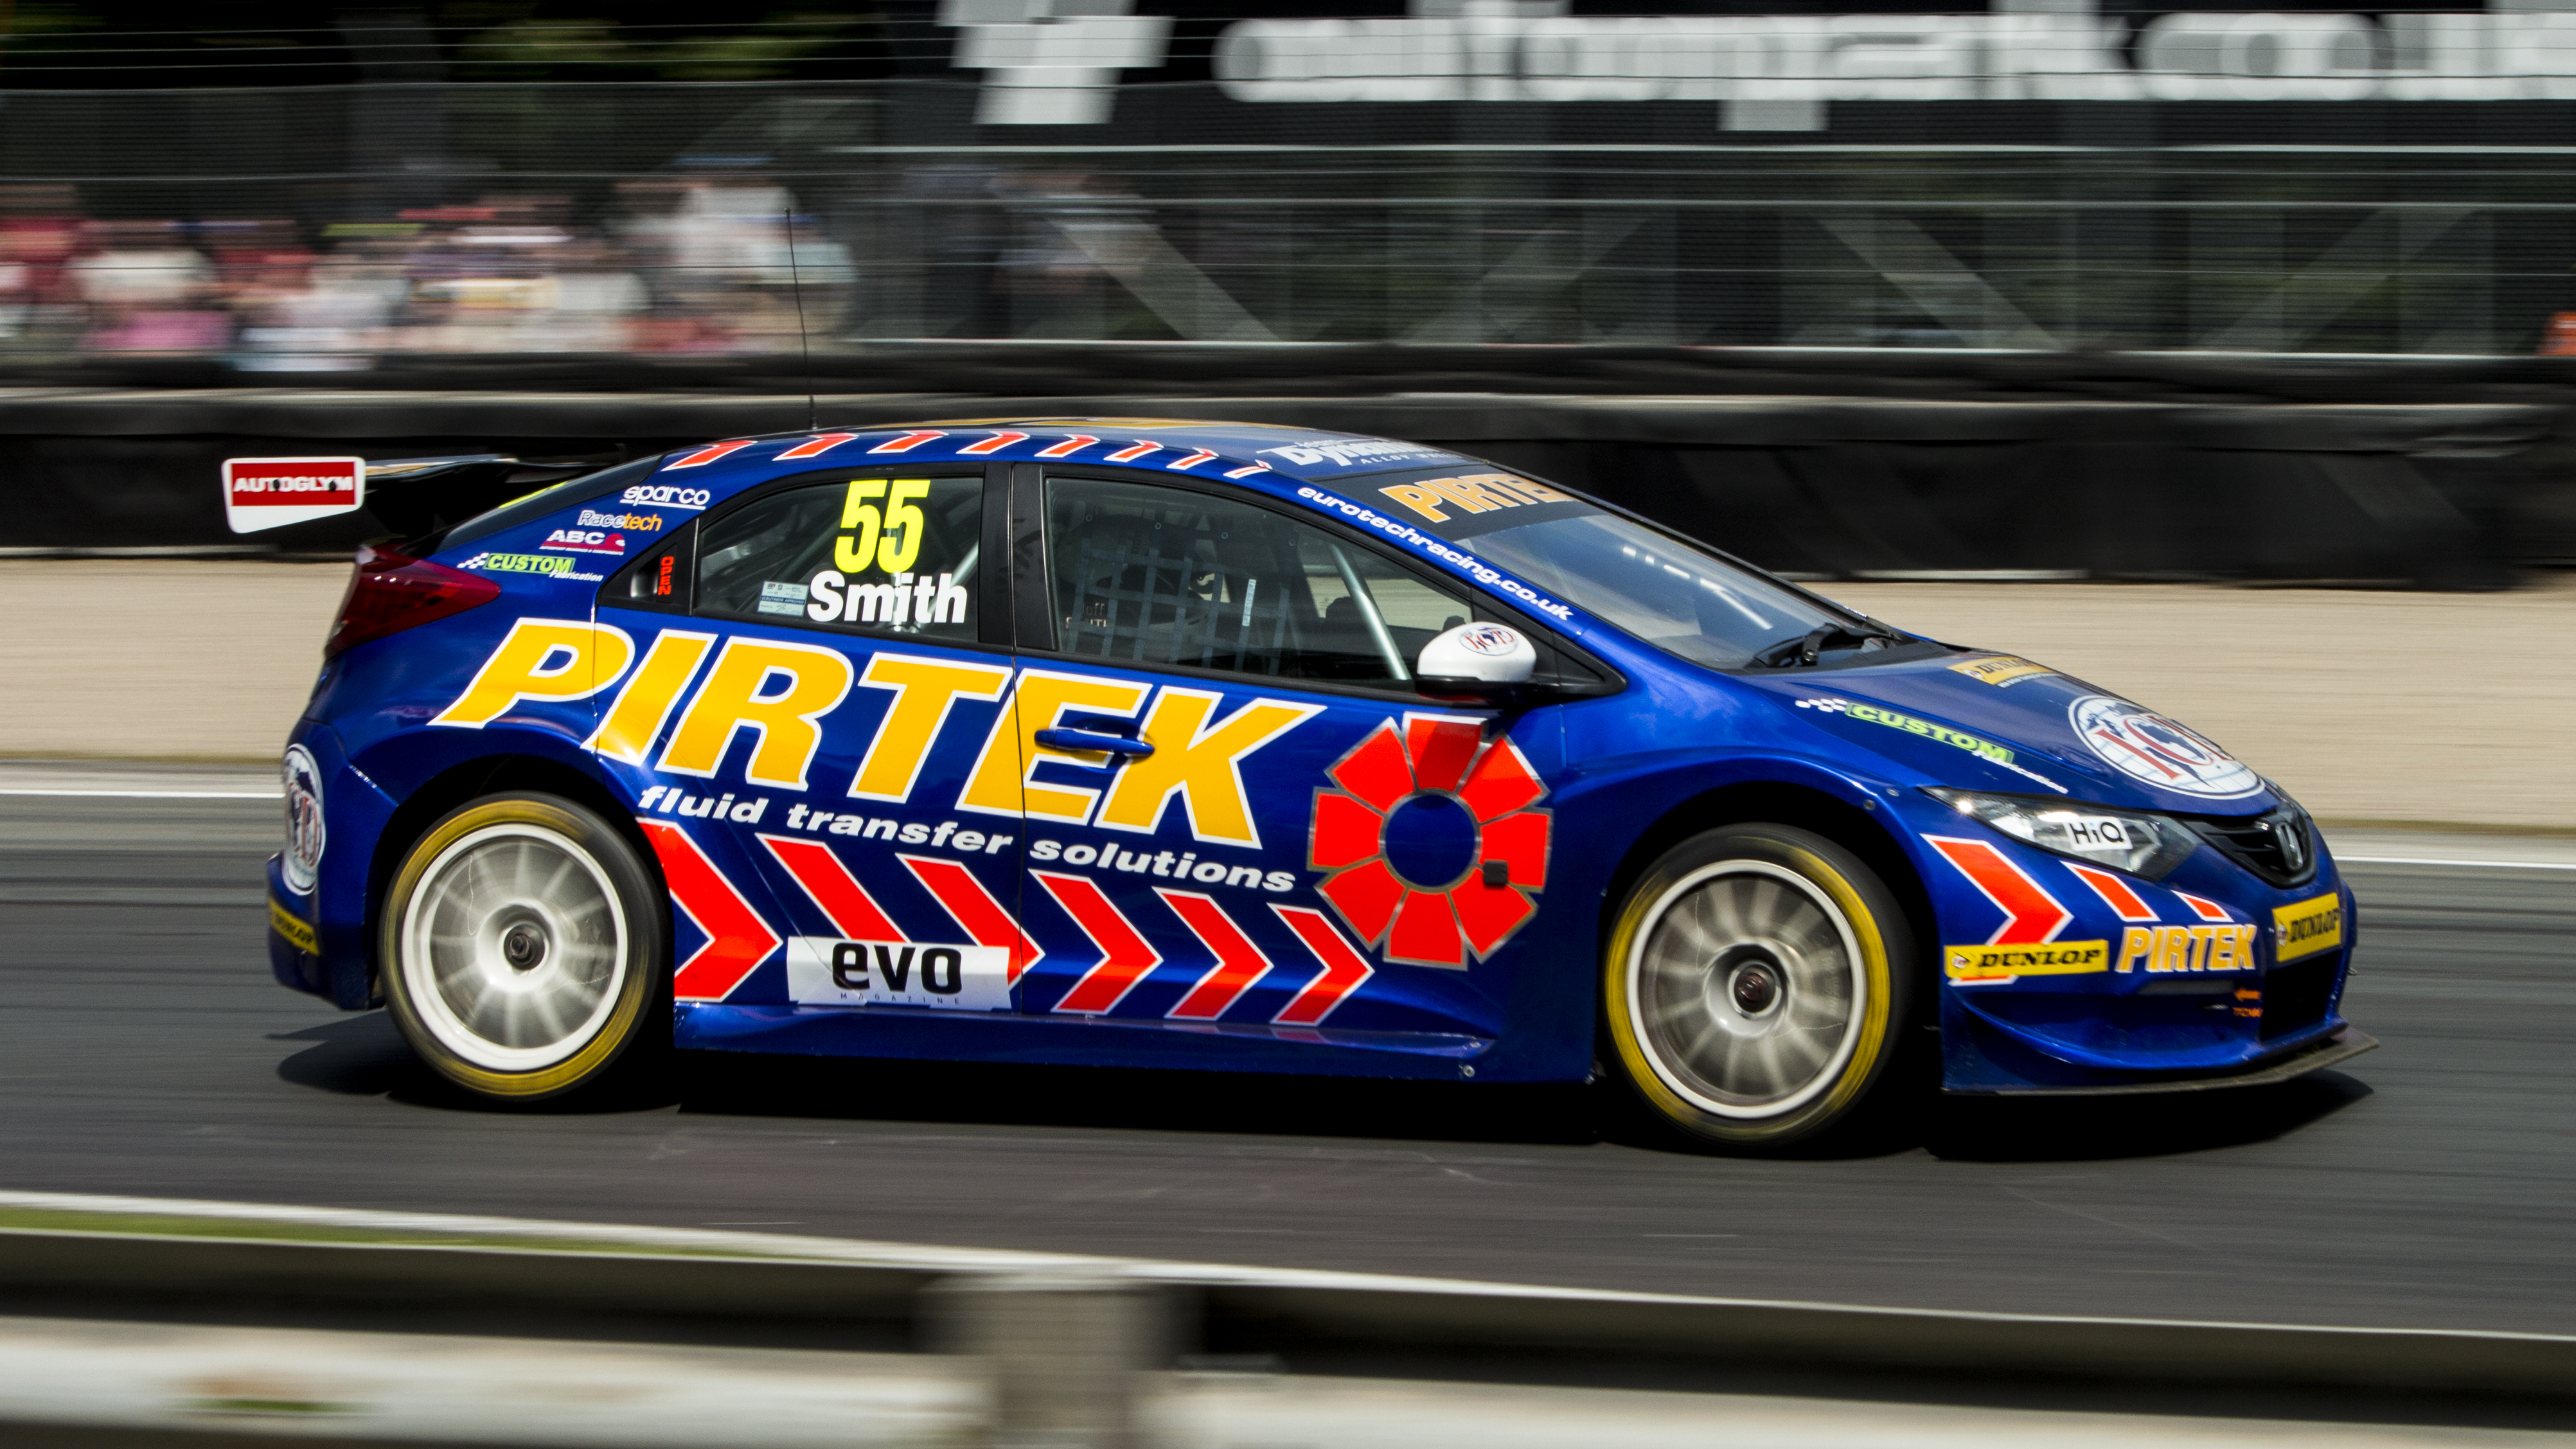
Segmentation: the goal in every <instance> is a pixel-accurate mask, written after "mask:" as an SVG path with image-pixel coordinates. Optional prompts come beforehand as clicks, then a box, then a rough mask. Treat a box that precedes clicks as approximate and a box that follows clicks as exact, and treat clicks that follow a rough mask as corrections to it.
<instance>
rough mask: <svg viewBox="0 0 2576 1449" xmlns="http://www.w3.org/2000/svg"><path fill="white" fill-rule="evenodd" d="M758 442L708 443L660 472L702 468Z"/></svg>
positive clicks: (740, 439)
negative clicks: (674, 469) (673, 469)
mask: <svg viewBox="0 0 2576 1449" xmlns="http://www.w3.org/2000/svg"><path fill="white" fill-rule="evenodd" d="M758 441H760V440H759V439H757V438H737V439H735V440H734V441H732V442H730V443H709V444H707V445H706V446H705V447H703V448H700V449H699V450H697V451H696V452H694V453H691V454H690V455H689V456H687V457H685V458H682V459H681V460H680V461H678V462H676V463H673V464H671V465H670V467H666V468H664V469H663V470H662V471H663V472H665V473H668V472H670V471H671V469H672V468H703V467H705V466H706V465H708V464H709V463H712V462H714V461H715V460H716V459H718V458H721V457H723V456H724V455H725V454H727V453H738V452H740V451H742V450H743V449H745V448H748V447H750V446H751V445H752V444H753V443H756V442H758Z"/></svg>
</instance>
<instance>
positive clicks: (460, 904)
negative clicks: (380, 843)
mask: <svg viewBox="0 0 2576 1449" xmlns="http://www.w3.org/2000/svg"><path fill="white" fill-rule="evenodd" d="M379 916H380V921H381V923H380V925H379V927H378V931H379V934H378V937H377V946H378V953H377V958H376V959H377V961H378V963H379V966H380V968H381V969H382V971H383V973H384V984H385V999H386V1004H387V1006H388V1007H389V1008H390V1009H391V1011H392V1013H393V1018H394V1023H395V1025H396V1026H398V1027H400V1028H401V1030H402V1034H403V1039H404V1040H406V1041H408V1042H409V1043H410V1044H411V1048H412V1050H413V1051H415V1052H417V1053H419V1055H420V1058H421V1060H423V1061H425V1062H427V1063H428V1064H429V1065H430V1066H431V1067H432V1068H433V1069H435V1070H436V1071H437V1072H438V1074H439V1075H440V1076H443V1077H445V1078H447V1079H448V1080H449V1081H451V1082H454V1083H456V1084H457V1085H458V1086H460V1087H463V1088H465V1089H466V1090H467V1091H470V1092H472V1093H474V1094H476V1095H477V1096H481V1097H486V1098H490V1099H492V1100H495V1101H503V1102H531V1101H536V1100H539V1099H542V1098H546V1097H557V1096H561V1095H563V1094H564V1093H567V1092H571V1091H574V1090H576V1089H579V1088H583V1087H591V1086H595V1085H596V1084H598V1083H600V1082H602V1081H603V1080H605V1079H606V1078H608V1077H609V1076H610V1074H611V1072H612V1070H613V1069H620V1068H637V1069H642V1068H646V1067H648V1066H649V1065H650V1063H649V1061H648V1059H649V1058H653V1057H656V1056H658V1054H659V1049H660V1048H662V1047H664V1046H667V1044H668V1042H669V1040H670V1018H671V1013H670V1007H669V999H670V998H669V988H668V985H667V977H668V968H667V966H666V964H665V963H666V961H667V959H668V956H669V950H668V947H667V945H666V942H667V939H668V935H669V932H668V929H667V927H666V925H665V922H666V921H667V919H668V915H667V908H666V907H664V906H663V905H662V903H661V893H660V891H659V890H658V888H657V887H656V886H655V885H654V877H653V876H652V874H651V873H650V872H649V871H648V870H647V869H646V868H645V864H644V861H643V858H642V856H641V855H640V854H639V853H638V852H637V851H636V849H635V847H634V846H633V845H632V844H630V843H629V842H628V841H627V840H626V838H625V837H623V836H622V835H620V834H618V832H617V830H616V828H615V827H614V826H612V825H610V824H609V823H608V822H607V821H606V820H604V819H602V818H600V817H599V816H598V815H597V814H595V813H593V812H592V811H590V810H588V809H586V808H584V807H582V806H581V805H578V804H575V803H574V802H572V801H570V800H566V799H564V798H562V797H560V796H556V795H542V794H534V793H528V794H515V793H514V794H501V795H487V796H484V797H483V798H481V799H478V800H475V801H472V802H470V803H468V804H466V805H463V806H460V807H458V808H457V809H456V810H454V811H452V812H450V813H449V814H448V815H447V816H446V817H445V818H444V819H442V820H440V821H439V822H438V823H437V824H435V825H433V826H431V827H430V828H429V830H428V832H427V833H425V834H423V835H422V836H421V837H420V839H418V840H416V841H414V842H412V845H411V848H410V849H409V850H407V851H406V852H404V855H403V859H402V864H401V865H400V867H399V868H398V869H396V870H395V872H394V876H393V880H392V882H391V883H390V884H389V885H388V886H387V887H386V890H385V899H384V908H383V910H382V911H381V912H379Z"/></svg>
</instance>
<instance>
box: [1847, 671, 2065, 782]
mask: <svg viewBox="0 0 2576 1449" xmlns="http://www.w3.org/2000/svg"><path fill="white" fill-rule="evenodd" d="M1798 708H1800V709H1812V710H1815V711H1817V712H1819V713H1821V714H1838V715H1841V716H1843V717H1844V718H1845V719H1856V720H1859V721H1861V722H1862V723H1864V724H1874V725H1885V726H1886V727H1887V728H1889V729H1892V730H1903V731H1904V732H1905V733H1907V734H1909V735H1920V736H1922V737H1923V738H1924V739H1927V740H1937V741H1939V742H1940V743H1942V744H1945V745H1948V746H1949V747H1951V748H1952V749H1955V750H1966V751H1967V752H1968V753H1969V754H1972V755H1975V756H1976V757H1977V758H1978V759H1981V760H1984V761H1985V762H1986V763H1987V764H1990V765H1997V766H2000V767H2002V768H2004V769H2007V770H2010V771H2012V772H2013V773H2014V774H2016V775H2021V776H2024V777H2026V778H2028V779H2033V780H2037V781H2038V782H2039V783H2041V784H2043V785H2046V786H2047V787H2048V788H2050V789H2052V790H2054V791H2056V792H2057V793H2058V794H2060V795H2063V794H2065V793H2066V787H2065V786H2063V785H2061V784H2059V783H2057V782H2056V781H2055V780H2052V779H2050V778H2048V777H2047V776H2046V775H2043V774H2040V773H2039V772H2037V771H2035V770H2032V769H2030V768H2029V767H2027V766H2025V765H2022V764H2020V763H2018V762H2017V760H2016V759H2015V757H2014V755H2013V752H2012V751H2011V750H2009V749H2007V748H2005V747H2004V746H2002V745H1999V744H1996V743H1995V742H1994V741H1992V740H1989V739H1983V738H1980V737H1979V736H1976V735H1972V734H1970V733H1968V732H1967V731H1966V730H1958V729H1952V728H1950V727H1949V726H1948V725H1945V724H1935V723H1933V722H1932V721H1930V720H1928V719H1916V718H1915V717H1914V716H1912V715H1910V714H1899V713H1897V712H1896V711H1895V710H1892V709H1888V708H1886V707H1885V706H1883V705H1875V704H1870V703H1868V702H1867V701H1864V700H1857V699H1843V698H1840V697H1837V696H1832V695H1827V696H1825V697H1823V698H1820V699H1802V700H1799V701H1798Z"/></svg>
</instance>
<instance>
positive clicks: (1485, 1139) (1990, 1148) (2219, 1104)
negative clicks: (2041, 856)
mask: <svg viewBox="0 0 2576 1449" xmlns="http://www.w3.org/2000/svg"><path fill="white" fill-rule="evenodd" d="M272 1039H273V1040H277V1041H284V1042H295V1043H305V1044H307V1045H305V1046H304V1047H303V1049H302V1050H300V1051H297V1052H295V1053H293V1054H292V1055H290V1056H288V1057H286V1058H285V1059H284V1060H283V1061H281V1062H279V1063H278V1065H277V1075H278V1077H279V1079H280V1080H282V1081H286V1082H289V1083H292V1084H294V1085H296V1086H299V1087H305V1088H309V1089H311V1090H314V1091H320V1092H330V1093H334V1094H337V1095H343V1096H374V1097H384V1098H387V1099H389V1100H391V1101H393V1102H396V1103H399V1104H402V1105H405V1106H411V1107H418V1108H424V1109H430V1110H437V1111H456V1112H478V1113H480V1112H491V1113H509V1114H517V1115H528V1114H535V1115H544V1116H571V1117H580V1116H597V1115H609V1114H615V1113H627V1112H641V1111H668V1110H672V1109H677V1110H678V1111H680V1112H681V1113H684V1114H687V1115H690V1116H710V1117H755V1118H797V1119H808V1120H827V1121H849V1122H885V1123H938V1124H952V1125H980V1126H996V1127H1063V1128H1076V1129H1084V1130H1091V1131H1131V1132H1204V1133H1224V1134H1236V1135H1254V1136H1288V1137H1343V1138H1377V1139H1394V1140H1407V1141H1449V1142H1480V1143H1522V1144H1530V1145H1561V1146H1592V1145H1606V1146H1619V1147H1629V1148H1635V1149H1639V1150H1644V1151H1656V1152H1695V1151H1697V1150H1698V1149H1697V1148H1695V1147H1693V1146H1692V1145H1691V1144H1689V1143H1687V1142H1684V1141H1681V1140H1680V1139H1678V1138H1677V1137H1675V1136H1674V1135H1673V1134H1672V1133H1670V1132H1669V1131H1667V1130H1665V1129H1664V1128H1663V1127H1662V1126H1661V1125H1660V1124H1659V1123H1657V1122H1655V1121H1654V1120H1652V1119H1650V1118H1649V1117H1648V1116H1647V1115H1646V1113H1645V1112H1644V1111H1643V1110H1641V1109H1640V1108H1638V1107H1637V1106H1636V1105H1635V1104H1634V1102H1633V1100H1632V1099H1631V1098H1630V1097H1629V1096H1628V1095H1627V1094H1626V1093H1625V1092H1622V1091H1620V1090H1619V1089H1618V1088H1616V1087H1614V1086H1611V1085H1609V1084H1606V1083H1604V1084H1596V1085H1590V1086H1579V1085H1564V1084H1520V1083H1489V1084H1478V1085H1471V1084H1467V1083H1453V1082H1419V1081H1394V1080H1384V1079H1376V1078H1343V1077H1287V1076H1265V1075H1254V1074H1248V1073H1243V1074H1238V1073H1232V1072H1174V1071H1152V1070H1145V1069H1139V1068H1119V1067H1062V1066H1029V1065H1021V1064H1015V1063H973V1062H930V1061H890V1060H869V1059H861V1058H840V1057H802V1056H763V1055H756V1054H752V1053H737V1052H680V1053H676V1054H674V1055H673V1056H672V1057H671V1058H670V1059H669V1060H668V1062H667V1063H666V1064H664V1066H663V1069H662V1070H660V1071H657V1072H654V1073H651V1074H649V1075H647V1076H645V1077H644V1078H642V1079H641V1080H638V1081H634V1082H631V1083H629V1084H626V1085H624V1086H623V1087H621V1088H618V1089H615V1090H611V1091H609V1092H606V1093H583V1094H575V1095H573V1096H572V1097H569V1098H565V1099H558V1100H553V1101H545V1102H534V1103H525V1104H500V1103H492V1102H486V1101H484V1100H482V1099H481V1098H478V1097H475V1096H473V1095H471V1094H469V1093H467V1092H465V1091H463V1090H462V1089H460V1088H458V1087H456V1086H455V1085H453V1084H451V1083H449V1082H448V1081H447V1080H446V1079H444V1078H442V1077H440V1076H439V1075H438V1074H436V1073H435V1072H432V1071H431V1070H430V1069H429V1068H428V1067H426V1066H424V1065H422V1064H421V1062H420V1060H419V1058H417V1057H415V1056H413V1055H412V1052H411V1049H410V1048H409V1047H408V1046H406V1045H404V1043H403V1040H402V1037H401V1035H400V1033H398V1032H397V1031H396V1030H395V1028H394V1024H393V1021H392V1018H390V1017H389V1016H387V1015H386V1014H385V1013H384V1012H382V1011H373V1012H368V1013H365V1014H363V1015H359V1016H352V1017H348V1018H345V1019H342V1020H339V1021H334V1022H328V1023H325V1024H323V1025H320V1026H314V1027H308V1028H305V1029H304V1030H301V1031H294V1032H284V1033H279V1034H277V1035H276V1036H275V1037H273V1038H272ZM2370 1094H2371V1091H2370V1088H2369V1087H2367V1086H2365V1085H2364V1084H2362V1083H2361V1082H2359V1081H2356V1080H2354V1079H2353V1078H2351V1077H2348V1076H2345V1075H2344V1074H2342V1073H2340V1072H2332V1071H2328V1072H2319V1073H2317V1074H2315V1075H2314V1076H2310V1077H2304V1078H2301V1079H2299V1080H2297V1081H2293V1082H2284V1083H2281V1084H2278V1085H2275V1086H2268V1087H2243V1088H2235V1089H2231V1090H2227V1091H2213V1092H2192V1093H2179V1094H2173V1095H2156V1096H2143V1097H2044V1098H2026V1099H2014V1098H1992V1097H1941V1096H1936V1095H1933V1094H1930V1093H1928V1092H1924V1093H1918V1094H1917V1097H1916V1105H1915V1107H1914V1109H1913V1110H1911V1111H1907V1112H1903V1113H1900V1114H1896V1115H1894V1116H1892V1117H1890V1118H1887V1119H1883V1120H1881V1121H1879V1122H1878V1123H1876V1124H1874V1126H1873V1127H1872V1128H1870V1129H1869V1130H1866V1131H1863V1132H1859V1133H1852V1134H1845V1135H1842V1136H1840V1137H1836V1138H1828V1139H1826V1140H1823V1141H1820V1142H1817V1143H1814V1144H1812V1145H1807V1146H1803V1147H1800V1148H1798V1149H1794V1150H1793V1151H1792V1152H1790V1153H1788V1154H1786V1155H1788V1156H1791V1157H1795V1158H1801V1159H1806V1160H1853V1159H1863V1158H1872V1157H1890V1156H1897V1155H1901V1154H1903V1153H1907V1152H1915V1151H1921V1152H1926V1153H1929V1154H1930V1155H1932V1156H1934V1157H1938V1158H1942V1159H1945V1160H1950V1161H1960V1162H2078V1161H2101V1160H2107V1159H2114V1158H2124V1157H2160V1156H2173V1155H2179V1154H2184V1153H2191V1152H2204V1151H2210V1150H2214V1149H2218V1148H2226V1147H2240V1146H2245V1145H2247V1144H2250V1143H2255V1142H2263V1141H2269V1140H2272V1139H2275V1138H2279V1137H2283V1136H2286V1135H2289V1134H2291V1133H2293V1132H2296V1131H2298V1130H2299V1129H2301V1128H2304V1127H2306V1126H2308V1125H2310V1124H2311V1123H2314V1122H2317V1121H2320V1120H2322V1119H2324V1118H2326V1117H2328V1116H2331V1115H2332V1114H2334V1113H2336V1112H2339V1111H2341V1110H2343V1109H2344V1108H2345V1107H2348V1106H2350V1105H2352V1104H2353V1103H2355V1102H2358V1101H2360V1100H2361V1099H2363V1098H2365V1097H2367V1096H2369V1095H2370Z"/></svg>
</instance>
